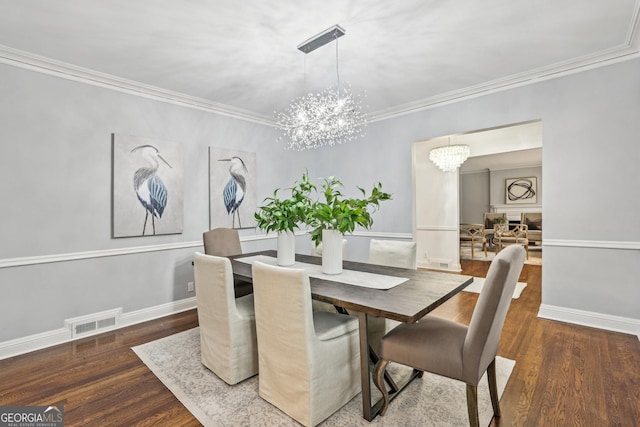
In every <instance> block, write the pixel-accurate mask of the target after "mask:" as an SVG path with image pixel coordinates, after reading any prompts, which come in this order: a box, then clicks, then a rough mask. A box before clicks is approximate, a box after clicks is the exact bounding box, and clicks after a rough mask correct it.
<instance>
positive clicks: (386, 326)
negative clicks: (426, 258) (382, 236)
mask: <svg viewBox="0 0 640 427" xmlns="http://www.w3.org/2000/svg"><path fill="white" fill-rule="evenodd" d="M369 264H377V265H384V266H387V267H400V268H410V269H413V270H415V269H416V242H404V241H398V240H376V239H371V241H370V242H369ZM400 323H401V322H397V321H395V320H390V319H383V318H381V317H370V318H369V330H368V334H367V335H368V337H369V344H370V345H371V348H373V350H374V351H375V352H376V353H378V352H379V351H380V339H381V338H382V336H383V335H384V334H385V333H387V332H388V331H390V330H391V329H393V328H395V327H396V326H398V325H399V324H400Z"/></svg>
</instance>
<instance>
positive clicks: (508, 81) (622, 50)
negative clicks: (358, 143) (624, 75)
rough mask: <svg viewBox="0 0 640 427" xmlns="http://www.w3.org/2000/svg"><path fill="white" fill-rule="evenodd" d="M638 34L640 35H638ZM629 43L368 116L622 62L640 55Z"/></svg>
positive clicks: (399, 113)
mask: <svg viewBox="0 0 640 427" xmlns="http://www.w3.org/2000/svg"><path fill="white" fill-rule="evenodd" d="M637 21H638V19H637V17H636V18H635V19H634V22H636V25H635V26H634V27H633V28H634V30H633V31H631V30H630V34H631V33H632V34H637V31H635V29H637ZM636 38H637V37H636ZM627 40H628V43H627V44H625V45H623V46H618V47H615V48H611V49H607V50H605V51H602V52H598V53H596V54H593V55H587V56H584V57H581V58H578V59H574V60H569V61H564V62H559V63H556V64H552V65H550V66H547V67H540V68H537V69H534V70H531V71H527V72H524V73H519V74H513V75H510V76H507V77H504V78H501V79H496V80H492V81H489V82H486V83H482V84H479V85H474V86H469V87H466V88H463V89H460V90H455V91H451V92H446V93H443V94H441V95H436V96H432V97H429V98H423V99H419V100H417V101H413V102H408V103H406V104H400V105H396V106H394V107H390V108H388V109H383V110H379V111H377V112H374V113H371V114H369V115H367V117H366V120H367V122H369V123H373V122H378V121H382V120H387V119H391V118H394V117H399V116H404V115H407V114H412V113H416V112H419V111H423V110H427V109H430V108H435V107H440V106H442V105H447V104H452V103H454V102H458V101H462V100H467V99H473V98H478V97H480V96H485V95H490V94H493V93H497V92H502V91H505V90H509V89H513V88H517V87H521V86H527V85H530V84H534V83H538V82H542V81H545V80H551V79H555V78H558V77H564V76H567V75H570V74H575V73H580V72H583V71H588V70H592V69H596V68H600V67H604V66H607V65H612V64H616V63H618V62H623V61H628V60H631V59H636V58H640V52H639V51H638V47H637V46H634V44H637V43H638V42H637V41H635V42H634V38H633V37H632V36H631V35H629V36H628V37H627Z"/></svg>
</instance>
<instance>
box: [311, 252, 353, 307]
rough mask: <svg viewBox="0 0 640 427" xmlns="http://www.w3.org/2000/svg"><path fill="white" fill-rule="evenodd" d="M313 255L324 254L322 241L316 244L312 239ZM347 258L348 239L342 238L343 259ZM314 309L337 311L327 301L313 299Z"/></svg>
mask: <svg viewBox="0 0 640 427" xmlns="http://www.w3.org/2000/svg"><path fill="white" fill-rule="evenodd" d="M311 256H322V242H320V243H319V244H318V246H316V243H315V242H314V241H311ZM346 258H347V239H342V259H346ZM312 304H313V311H328V312H330V313H337V312H338V311H337V310H336V308H335V307H334V306H333V305H332V304H329V303H327V302H322V301H316V300H313V301H312Z"/></svg>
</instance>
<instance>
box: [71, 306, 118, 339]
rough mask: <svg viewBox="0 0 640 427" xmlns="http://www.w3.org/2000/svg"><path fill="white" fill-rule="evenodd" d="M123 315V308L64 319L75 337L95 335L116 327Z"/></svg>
mask: <svg viewBox="0 0 640 427" xmlns="http://www.w3.org/2000/svg"><path fill="white" fill-rule="evenodd" d="M121 315H122V308H116V309H114V310H107V311H102V312H100V313H93V314H88V315H86V316H79V317H74V318H73V319H66V320H65V321H64V324H65V327H66V328H69V330H70V331H71V336H72V337H73V338H78V337H84V336H88V335H94V334H98V333H101V332H105V331H108V330H111V329H115V328H116V327H117V326H118V321H119V320H120V316H121Z"/></svg>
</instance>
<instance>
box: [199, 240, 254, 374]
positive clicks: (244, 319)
mask: <svg viewBox="0 0 640 427" xmlns="http://www.w3.org/2000/svg"><path fill="white" fill-rule="evenodd" d="M194 268H195V271H194V274H195V284H196V306H197V311H198V323H199V324H200V346H201V361H202V364H203V365H204V366H206V367H207V368H209V369H210V370H212V371H213V372H214V373H215V374H216V375H217V376H218V377H220V378H222V380H224V381H225V382H226V383H227V384H230V385H233V384H237V383H239V382H240V381H242V380H244V379H246V378H249V377H251V376H253V375H255V374H257V373H258V347H257V344H256V321H255V314H254V308H253V295H251V294H250V295H245V296H242V297H240V298H235V295H234V290H233V288H234V285H233V270H232V268H231V261H230V260H229V259H228V258H225V257H218V256H213V255H206V254H202V253H200V252H196V253H195V255H194Z"/></svg>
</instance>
